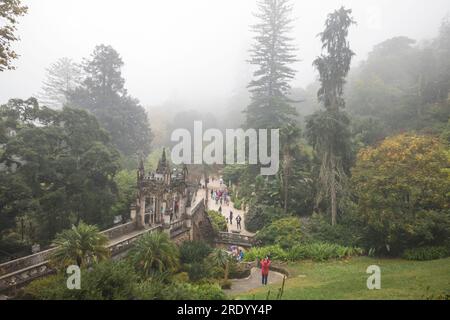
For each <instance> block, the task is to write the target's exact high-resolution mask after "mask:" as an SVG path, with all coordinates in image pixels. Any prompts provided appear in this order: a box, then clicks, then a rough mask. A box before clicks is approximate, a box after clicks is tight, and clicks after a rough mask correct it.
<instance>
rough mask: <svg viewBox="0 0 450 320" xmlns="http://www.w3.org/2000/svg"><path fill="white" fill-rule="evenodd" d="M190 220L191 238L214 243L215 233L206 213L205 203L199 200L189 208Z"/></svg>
mask: <svg viewBox="0 0 450 320" xmlns="http://www.w3.org/2000/svg"><path fill="white" fill-rule="evenodd" d="M191 220H192V231H193V232H192V240H203V241H205V242H208V243H211V244H212V243H214V238H215V233H214V229H213V226H212V223H211V220H210V219H209V216H208V214H207V213H206V208H205V203H204V202H203V201H200V202H199V203H198V204H197V205H196V206H195V207H194V208H192V210H191Z"/></svg>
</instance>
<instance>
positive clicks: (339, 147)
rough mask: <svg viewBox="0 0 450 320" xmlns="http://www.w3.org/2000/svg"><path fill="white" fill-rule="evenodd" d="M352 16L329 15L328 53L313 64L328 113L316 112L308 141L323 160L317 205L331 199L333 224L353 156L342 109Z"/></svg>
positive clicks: (325, 38) (310, 122) (324, 45)
mask: <svg viewBox="0 0 450 320" xmlns="http://www.w3.org/2000/svg"><path fill="white" fill-rule="evenodd" d="M351 13H352V11H351V10H346V9H345V8H344V7H341V8H340V9H339V10H336V11H335V12H333V13H331V14H329V15H328V18H327V20H326V22H325V30H324V31H323V32H322V33H321V34H320V38H321V41H322V50H323V51H324V53H323V54H322V55H321V56H319V57H318V58H317V59H316V60H315V61H314V63H313V64H314V66H315V67H316V68H317V70H318V71H319V75H320V78H319V80H320V83H321V87H320V90H319V92H318V98H319V101H320V102H321V103H322V104H323V106H324V107H325V110H324V111H319V112H317V113H315V114H314V115H312V116H311V117H310V118H309V119H308V122H307V130H308V132H307V134H308V138H309V140H310V142H311V144H312V145H313V146H314V148H315V150H316V152H317V155H318V156H319V158H320V160H321V166H320V174H319V192H318V197H317V206H318V204H319V203H320V202H321V200H322V199H323V197H328V199H329V203H330V206H331V222H332V225H335V224H336V221H337V210H338V199H337V195H338V192H339V191H341V190H342V186H343V183H344V182H345V178H346V173H345V170H344V165H343V164H344V162H345V159H346V157H348V154H349V136H350V134H349V125H350V120H349V118H348V117H347V115H346V113H345V112H343V111H342V109H344V108H345V100H344V97H343V95H344V84H345V78H346V76H347V74H348V72H349V70H350V64H351V61H352V57H353V56H354V53H353V51H352V50H350V47H349V43H348V41H347V36H348V30H349V28H350V26H351V25H352V24H354V23H355V22H354V20H353V19H352V17H351Z"/></svg>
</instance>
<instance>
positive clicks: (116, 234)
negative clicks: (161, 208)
mask: <svg viewBox="0 0 450 320" xmlns="http://www.w3.org/2000/svg"><path fill="white" fill-rule="evenodd" d="M134 230H136V222H134V221H131V222H128V223H125V224H121V225H120V226H117V227H114V228H111V229H108V230H105V231H103V232H102V234H104V235H105V236H107V237H108V239H109V240H113V239H117V238H120V237H123V236H125V235H127V234H129V233H131V232H133V231H134Z"/></svg>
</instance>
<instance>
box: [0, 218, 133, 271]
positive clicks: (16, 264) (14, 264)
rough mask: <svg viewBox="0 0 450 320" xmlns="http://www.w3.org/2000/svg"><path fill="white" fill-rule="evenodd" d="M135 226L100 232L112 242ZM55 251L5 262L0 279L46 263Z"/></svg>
mask: <svg viewBox="0 0 450 320" xmlns="http://www.w3.org/2000/svg"><path fill="white" fill-rule="evenodd" d="M135 226H136V224H135V223H134V222H129V223H126V224H122V225H120V226H117V227H114V228H111V229H108V230H105V231H103V232H102V234H104V235H105V236H107V237H108V239H110V240H114V239H117V238H120V237H122V236H124V235H127V234H129V233H131V232H133V231H134V230H135V229H136V227H135ZM54 251H55V248H52V249H49V250H46V251H41V252H38V253H36V254H33V255H30V256H26V257H23V258H20V259H16V260H12V261H9V262H5V263H3V264H0V277H1V276H4V275H6V274H9V273H12V272H15V271H18V270H21V269H25V268H28V267H31V266H35V265H38V264H41V263H43V262H45V261H47V260H48V259H49V258H50V256H51V254H52V253H53V252H54Z"/></svg>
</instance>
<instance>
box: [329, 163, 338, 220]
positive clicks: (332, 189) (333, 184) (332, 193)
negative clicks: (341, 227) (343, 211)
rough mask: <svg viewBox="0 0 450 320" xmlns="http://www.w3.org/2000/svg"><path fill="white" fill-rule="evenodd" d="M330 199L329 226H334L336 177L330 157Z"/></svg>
mask: <svg viewBox="0 0 450 320" xmlns="http://www.w3.org/2000/svg"><path fill="white" fill-rule="evenodd" d="M330 197H331V225H332V226H335V225H336V216H337V204H336V175H335V163H334V157H333V156H332V155H331V186H330Z"/></svg>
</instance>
